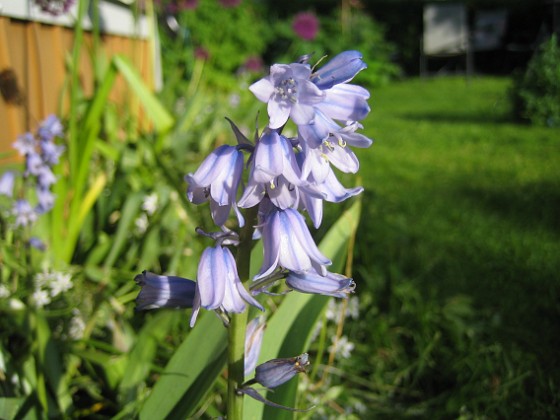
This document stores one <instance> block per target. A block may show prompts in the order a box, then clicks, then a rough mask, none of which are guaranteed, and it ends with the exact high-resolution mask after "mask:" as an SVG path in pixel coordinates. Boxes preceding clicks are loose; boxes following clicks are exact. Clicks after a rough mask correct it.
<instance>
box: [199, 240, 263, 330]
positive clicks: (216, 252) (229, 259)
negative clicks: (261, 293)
mask: <svg viewBox="0 0 560 420" xmlns="http://www.w3.org/2000/svg"><path fill="white" fill-rule="evenodd" d="M245 302H247V303H250V304H251V305H253V306H255V307H257V308H259V309H260V310H261V311H262V310H264V308H263V307H262V305H261V304H260V303H259V302H258V301H257V300H255V298H254V297H253V296H251V295H250V294H249V292H248V291H247V290H245V287H243V284H242V283H241V280H240V279H239V274H238V273H237V265H236V263H235V258H234V257H233V255H232V253H231V251H230V250H229V249H228V248H225V247H222V246H220V245H217V246H215V247H209V248H206V249H205V250H204V252H203V253H202V256H201V257H200V262H199V264H198V275H197V282H196V296H195V302H194V305H193V314H192V316H191V327H192V326H194V323H195V322H196V318H197V315H198V311H199V309H200V307H203V308H205V309H208V310H213V309H221V310H223V311H225V312H228V313H241V312H243V311H244V310H245V307H246V305H245Z"/></svg>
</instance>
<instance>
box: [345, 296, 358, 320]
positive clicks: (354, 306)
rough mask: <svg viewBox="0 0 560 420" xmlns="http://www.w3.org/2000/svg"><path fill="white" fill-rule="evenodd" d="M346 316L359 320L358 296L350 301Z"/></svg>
mask: <svg viewBox="0 0 560 420" xmlns="http://www.w3.org/2000/svg"><path fill="white" fill-rule="evenodd" d="M346 316H347V317H350V318H352V319H358V318H359V316H360V302H359V301H358V297H357V296H352V297H351V298H350V299H348V306H347V308H346Z"/></svg>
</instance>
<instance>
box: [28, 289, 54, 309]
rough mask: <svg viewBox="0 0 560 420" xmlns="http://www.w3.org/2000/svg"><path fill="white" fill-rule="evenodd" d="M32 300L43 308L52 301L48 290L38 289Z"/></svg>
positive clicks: (38, 306)
mask: <svg viewBox="0 0 560 420" xmlns="http://www.w3.org/2000/svg"><path fill="white" fill-rule="evenodd" d="M31 300H32V301H33V303H34V304H35V306H36V307H37V308H42V307H43V306H45V305H48V304H49V303H51V297H50V296H49V293H48V292H47V291H46V290H43V289H38V290H35V291H34V292H33V294H32V295H31Z"/></svg>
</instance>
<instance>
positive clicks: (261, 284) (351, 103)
mask: <svg viewBox="0 0 560 420" xmlns="http://www.w3.org/2000/svg"><path fill="white" fill-rule="evenodd" d="M308 59H309V57H307V56H306V57H303V58H302V59H300V60H299V61H298V62H296V63H291V64H275V65H273V66H272V67H271V68H270V74H269V75H268V76H266V77H264V78H263V79H261V80H258V81H257V82H255V83H253V84H252V85H251V86H250V87H249V89H250V90H251V92H252V93H253V94H254V95H255V96H256V98H257V99H258V100H260V101H262V102H264V103H266V105H267V112H268V117H269V121H268V125H267V126H266V127H265V128H264V129H263V130H262V132H261V133H258V132H257V134H256V135H255V141H254V142H252V141H251V140H249V139H248V138H247V137H245V136H244V135H243V134H242V133H241V131H240V130H239V129H238V128H237V127H236V126H235V124H233V123H232V122H231V121H230V123H231V124H232V128H233V131H234V134H235V138H236V139H237V144H235V145H222V146H219V147H218V148H216V149H215V150H214V151H213V152H212V153H211V154H210V155H209V156H208V157H207V158H206V159H204V161H203V162H202V164H201V165H200V166H199V168H198V169H197V170H196V171H195V172H194V173H189V174H188V175H186V177H185V180H186V181H187V183H188V188H187V197H188V199H189V200H190V201H191V202H192V203H193V204H202V203H205V202H208V203H209V207H210V211H211V216H212V219H213V221H214V223H215V224H216V226H217V229H218V230H217V231H216V232H212V233H206V232H203V231H202V230H201V229H199V233H200V234H202V235H203V236H205V237H208V238H210V239H212V240H213V241H214V245H213V246H209V247H208V248H206V250H205V251H204V252H203V253H202V257H201V259H200V262H199V266H198V276H197V277H198V278H197V281H196V286H195V287H194V290H193V287H192V286H190V284H191V283H188V282H192V281H190V280H187V279H182V282H183V283H182V284H181V283H180V282H179V280H176V278H175V277H165V276H159V277H158V276H155V275H151V274H144V275H143V276H142V277H140V279H139V283H140V285H143V286H144V287H145V288H146V287H147V288H149V289H148V290H149V292H145V293H144V294H143V295H142V292H141V294H140V296H139V298H138V299H139V305H138V306H139V308H140V309H143V308H149V307H154V306H155V307H158V306H159V307H161V306H168V305H174V306H185V307H190V306H192V307H193V313H192V316H191V326H194V324H195V321H196V318H197V315H198V313H199V310H200V308H204V309H207V310H214V311H217V312H218V313H219V314H220V316H221V317H222V319H224V323H225V324H226V325H229V326H230V340H231V337H233V336H235V337H237V338H236V339H235V342H239V339H238V334H239V333H238V332H235V331H232V330H233V329H234V328H233V324H234V323H231V325H230V323H229V322H228V320H229V319H237V318H236V317H235V314H241V313H243V312H244V311H246V307H247V304H249V305H252V306H254V307H256V308H258V309H260V310H262V311H264V308H263V306H262V305H261V304H260V303H259V301H257V300H256V299H255V297H254V296H257V295H258V294H259V293H270V292H269V289H270V288H271V287H273V286H274V285H276V284H278V282H280V281H283V282H284V284H285V286H286V287H287V288H288V289H290V290H293V291H297V292H302V293H314V294H322V295H327V296H334V297H339V298H344V297H347V296H348V295H349V294H350V293H352V292H353V291H354V288H355V284H354V281H353V280H352V279H351V278H348V277H346V276H343V275H341V274H336V273H331V272H329V271H328V267H329V266H330V265H331V261H330V260H329V258H327V257H326V256H325V255H323V254H322V253H321V251H320V250H319V248H318V247H317V245H316V244H315V242H314V240H313V237H312V235H311V233H310V231H309V228H308V226H307V223H306V219H305V216H304V214H307V215H308V217H309V219H310V221H311V222H312V224H313V226H314V227H316V228H317V227H319V226H320V225H321V223H322V218H323V202H325V201H327V202H333V203H339V202H341V201H344V200H346V199H348V198H350V197H353V196H355V195H357V194H359V193H361V192H362V190H363V189H362V188H361V187H356V188H346V187H344V186H343V185H342V184H341V183H340V182H339V181H338V179H337V177H336V174H335V170H333V167H334V168H336V170H337V171H340V172H343V173H356V172H357V171H358V169H359V162H358V159H357V157H356V155H355V153H354V152H353V151H352V147H356V148H366V147H369V146H370V145H371V143H372V140H370V139H369V138H367V137H366V136H364V135H363V134H360V133H359V132H358V131H359V130H360V129H361V128H362V125H361V124H360V121H361V120H363V119H364V118H365V117H366V116H367V115H368V113H369V111H370V108H369V106H368V103H367V100H368V98H369V93H368V91H367V90H366V89H364V88H362V87H360V86H358V85H354V84H351V83H350V82H351V80H352V79H353V78H354V77H355V76H356V74H357V73H359V72H360V71H361V70H363V69H365V68H366V64H365V63H364V62H363V60H362V56H361V54H360V53H359V52H358V51H346V52H343V53H341V54H339V55H337V56H335V57H333V58H332V59H331V60H330V61H328V62H327V63H326V64H325V65H323V66H321V67H319V68H318V69H316V68H315V67H312V66H311V65H310V64H308V62H307V61H308ZM288 122H291V123H293V124H295V126H296V127H297V134H296V135H295V136H293V137H288V136H286V135H284V134H283V128H284V126H285V125H286V124H287V123H288ZM245 171H247V172H248V173H247V175H246V176H244V172H245ZM232 213H233V214H234V215H235V216H236V219H237V225H238V226H239V228H243V230H242V231H240V232H241V233H240V234H238V233H237V232H236V231H234V230H230V227H231V226H230V224H228V225H227V227H226V224H227V222H228V221H229V217H230V215H231V214H232ZM249 215H250V216H249ZM247 232H249V233H248V234H247ZM258 238H261V239H262V242H263V252H264V255H263V263H262V266H261V267H260V270H259V271H258V273H256V274H254V277H253V281H252V282H251V281H249V280H250V279H249V277H248V276H249V274H248V273H246V271H247V269H246V267H248V266H249V264H248V258H250V249H251V247H252V242H253V241H254V240H255V239H258ZM231 247H237V248H238V252H237V258H234V254H233V253H232V252H231V250H230V248H231ZM247 250H249V251H248V252H247ZM241 266H243V267H244V268H243V270H241V269H240V270H239V272H238V267H241ZM242 273H243V274H242ZM137 281H138V280H137ZM158 282H159V283H160V285H159V287H158V286H157V285H156V283H158ZM192 284H193V285H194V283H192ZM158 290H159V291H160V292H159V293H160V294H159V295H158V292H157V291H158ZM173 290H177V293H178V294H177V297H176V298H175V297H170V296H169V293H170V292H173ZM179 301H181V302H179ZM244 319H246V318H244ZM245 322H246V321H245ZM235 325H236V326H235V328H239V325H238V323H237V322H236V323H235ZM241 327H242V328H245V325H242V326H241ZM230 344H231V341H230ZM236 346H237V347H238V348H240V347H242V346H239V345H236ZM240 351H241V352H243V349H241V350H240ZM240 356H241V357H242V356H243V354H242V353H241V354H235V351H234V352H230V360H229V361H230V363H233V362H234V361H235V360H238V359H239V357H240ZM254 359H255V355H254V348H253V349H252V350H251V363H254ZM294 360H296V359H293V360H292V359H289V361H288V362H278V361H277V360H275V361H270V362H267V363H268V364H265V365H264V366H263V365H261V366H260V367H257V368H256V372H257V376H256V381H255V382H256V383H260V384H262V385H264V386H268V387H273V386H277V385H279V384H280V383H281V382H283V380H281V379H278V380H277V378H288V379H289V378H291V377H292V376H294V375H295V373H297V372H301V371H304V369H303V367H304V366H306V365H307V364H308V359H307V355H305V357H304V359H302V360H303V362H301V360H300V359H297V360H298V361H297V363H296V364H294V363H295V362H294ZM231 366H232V365H231V364H230V367H231ZM294 366H295V368H294ZM275 369H280V370H279V371H277V370H275ZM236 372H238V370H236V371H235V372H234V371H230V374H229V375H228V385H230V386H236V387H237V389H238V392H235V393H231V392H228V395H232V397H231V399H230V398H229V397H228V404H240V403H239V401H236V400H235V398H238V399H239V396H240V395H242V394H246V395H250V396H253V397H255V393H256V392H255V391H254V390H253V391H252V390H248V388H247V386H248V383H244V381H243V380H244V378H243V372H241V373H240V374H239V373H236ZM236 375H241V376H240V377H236ZM242 384H244V386H243V387H242ZM256 398H258V397H256ZM261 401H262V400H261ZM263 402H264V401H263ZM265 403H266V402H265ZM229 410H230V409H229V407H228V414H232V416H234V414H233V413H239V411H236V410H235V409H232V411H231V412H230V411H229ZM228 418H229V416H228Z"/></svg>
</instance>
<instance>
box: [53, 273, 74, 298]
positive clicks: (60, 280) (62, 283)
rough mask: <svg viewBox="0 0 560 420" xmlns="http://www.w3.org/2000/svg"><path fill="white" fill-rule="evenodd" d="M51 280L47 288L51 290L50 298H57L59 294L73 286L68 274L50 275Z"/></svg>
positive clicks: (70, 276)
mask: <svg viewBox="0 0 560 420" xmlns="http://www.w3.org/2000/svg"><path fill="white" fill-rule="evenodd" d="M52 274H53V275H52V279H51V282H50V283H49V288H50V289H51V297H55V296H58V295H59V294H61V293H63V292H66V291H68V290H70V289H71V288H72V286H73V285H74V284H73V283H72V275H71V274H68V273H52Z"/></svg>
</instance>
